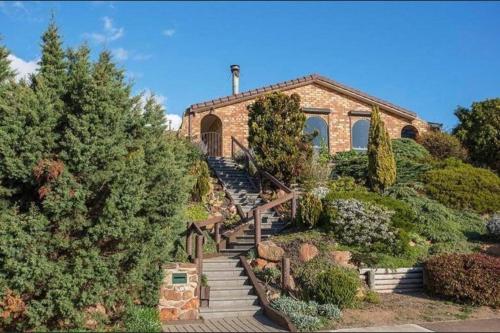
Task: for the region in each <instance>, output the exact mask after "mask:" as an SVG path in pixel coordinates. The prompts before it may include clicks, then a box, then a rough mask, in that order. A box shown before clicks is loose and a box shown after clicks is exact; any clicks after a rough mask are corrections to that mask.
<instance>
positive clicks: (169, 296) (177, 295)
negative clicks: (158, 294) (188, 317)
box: [163, 290, 182, 301]
mask: <svg viewBox="0 0 500 333" xmlns="http://www.w3.org/2000/svg"><path fill="white" fill-rule="evenodd" d="M163 297H164V298H165V299H166V300H169V301H180V300H181V299H182V292H178V291H175V290H165V291H164V292H163Z"/></svg>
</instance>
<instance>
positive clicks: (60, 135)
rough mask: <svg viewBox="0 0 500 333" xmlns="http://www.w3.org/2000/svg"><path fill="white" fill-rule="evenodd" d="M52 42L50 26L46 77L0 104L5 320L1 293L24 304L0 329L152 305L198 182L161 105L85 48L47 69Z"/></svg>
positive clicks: (70, 323)
mask: <svg viewBox="0 0 500 333" xmlns="http://www.w3.org/2000/svg"><path fill="white" fill-rule="evenodd" d="M54 36H56V37H57V38H54ZM49 37H50V38H49ZM58 38H59V37H58V35H57V28H56V27H55V25H52V24H51V26H50V27H49V30H48V32H47V33H45V35H44V41H45V42H44V48H43V53H44V55H47V56H46V57H44V56H42V63H45V65H43V66H42V67H43V68H44V69H43V70H41V71H40V73H38V74H37V75H36V76H35V77H34V79H33V85H31V86H28V85H26V84H16V85H13V88H12V89H10V90H8V91H7V92H8V95H7V96H6V98H2V99H0V108H1V109H0V218H1V219H2V223H0V312H2V308H1V307H2V304H3V303H2V297H3V296H4V295H5V294H4V292H5V290H11V291H12V293H14V295H18V297H19V298H20V299H22V301H23V302H24V303H25V305H26V310H25V311H23V313H22V315H20V316H18V317H15V318H10V317H9V318H7V319H6V320H4V321H3V322H2V323H0V327H1V328H4V329H11V330H14V329H16V330H27V329H38V330H53V329H63V330H64V329H69V328H79V327H83V325H84V324H85V323H86V321H87V319H89V311H88V309H89V308H91V307H95V306H97V305H102V306H104V307H105V308H106V313H107V315H106V316H107V320H115V319H116V318H120V315H121V314H122V313H123V309H124V308H125V307H126V306H127V305H128V304H132V303H133V302H136V303H137V302H140V303H142V304H146V305H150V306H152V305H155V303H156V302H157V301H158V297H157V292H158V288H159V284H160V282H161V280H162V269H161V266H162V264H163V263H165V262H167V261H168V260H169V259H170V253H171V251H172V249H173V243H174V241H175V240H176V239H177V238H178V237H179V234H180V231H181V229H182V228H183V226H184V223H183V220H182V211H183V206H184V204H185V202H186V200H187V197H188V193H189V190H190V187H191V186H192V183H193V182H192V179H191V177H189V176H188V169H189V168H190V166H191V164H192V162H193V156H195V155H194V154H192V153H191V151H190V150H189V149H187V145H186V144H185V142H184V141H182V140H180V139H178V138H176V137H174V136H166V135H165V123H164V110H163V109H162V108H161V106H159V105H158V104H157V103H155V102H154V99H152V98H150V99H149V100H148V101H147V103H146V105H145V106H142V105H141V104H140V103H139V99H140V98H139V97H137V96H132V95H131V87H130V86H129V85H128V84H127V83H126V82H125V76H124V72H123V70H121V69H119V68H117V67H116V65H115V64H113V62H112V61H111V57H110V55H109V53H108V52H104V53H102V54H101V55H100V57H99V59H98V61H97V62H95V63H92V62H91V61H90V59H89V54H90V50H89V48H88V47H87V46H85V45H84V46H82V47H80V48H79V49H76V50H74V49H70V50H69V51H68V53H67V61H65V60H64V61H63V62H59V61H53V60H54V59H55V58H57V59H64V56H63V57H60V55H61V54H60V53H59V52H53V50H55V49H58V47H57V46H58V45H59V46H60V44H59V43H56V42H54V40H58ZM50 45H52V46H53V47H49V46H50ZM45 46H46V47H45ZM49 55H55V56H54V57H49ZM47 59H51V60H47ZM61 63H64V64H65V66H67V68H66V69H63V70H61V71H59V70H58V69H61V68H62V67H59V65H58V64H61ZM59 75H60V76H59ZM61 82H64V84H62V85H60V83H61ZM59 88H60V89H59Z"/></svg>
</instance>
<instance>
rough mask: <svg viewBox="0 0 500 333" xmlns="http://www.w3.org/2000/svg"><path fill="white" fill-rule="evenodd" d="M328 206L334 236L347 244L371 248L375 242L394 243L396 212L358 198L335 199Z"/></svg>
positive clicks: (389, 244)
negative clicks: (393, 220)
mask: <svg viewBox="0 0 500 333" xmlns="http://www.w3.org/2000/svg"><path fill="white" fill-rule="evenodd" d="M326 209H327V215H328V219H329V221H328V222H329V226H330V227H331V228H332V230H333V232H334V235H335V238H336V239H337V240H338V241H340V242H342V243H344V244H347V245H362V246H364V247H366V248H370V247H371V246H372V245H374V244H375V243H384V244H386V245H388V246H391V245H393V244H394V242H395V230H394V229H393V228H392V227H391V221H390V220H391V216H392V215H393V212H390V211H387V210H386V209H383V208H381V207H378V206H375V205H371V204H363V203H362V202H360V201H358V200H355V199H351V200H342V199H340V200H333V201H331V202H329V203H327V206H326Z"/></svg>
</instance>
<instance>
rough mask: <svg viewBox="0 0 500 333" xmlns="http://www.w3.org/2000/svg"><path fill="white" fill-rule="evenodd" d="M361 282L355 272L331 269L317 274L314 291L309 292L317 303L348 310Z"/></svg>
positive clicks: (354, 300)
mask: <svg viewBox="0 0 500 333" xmlns="http://www.w3.org/2000/svg"><path fill="white" fill-rule="evenodd" d="M360 287H361V281H360V279H359V276H358V273H357V272H356V271H355V270H350V269H345V268H342V267H331V268H329V269H328V270H326V271H324V272H321V273H319V274H318V277H317V279H316V286H315V289H314V290H312V291H310V293H312V294H313V295H312V296H313V298H314V299H315V300H316V301H317V302H319V303H323V304H324V303H330V304H335V305H338V306H339V307H340V308H349V307H352V306H354V305H355V303H356V294H357V292H358V289H359V288H360Z"/></svg>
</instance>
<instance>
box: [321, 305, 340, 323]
mask: <svg viewBox="0 0 500 333" xmlns="http://www.w3.org/2000/svg"><path fill="white" fill-rule="evenodd" d="M318 314H319V315H320V316H322V317H326V318H328V319H330V320H339V319H340V317H341V316H342V312H341V311H340V309H339V307H338V306H336V305H334V304H320V305H318Z"/></svg>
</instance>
